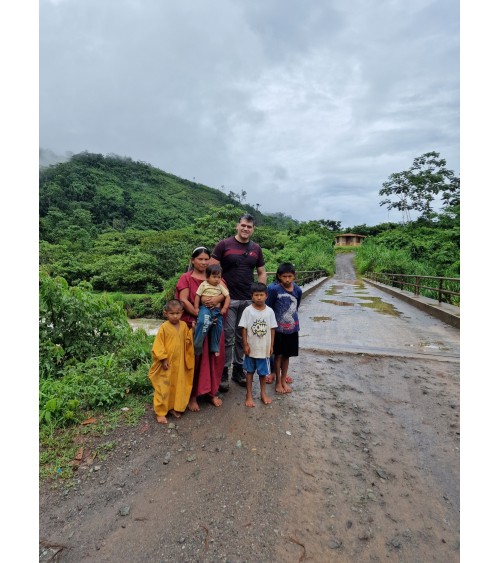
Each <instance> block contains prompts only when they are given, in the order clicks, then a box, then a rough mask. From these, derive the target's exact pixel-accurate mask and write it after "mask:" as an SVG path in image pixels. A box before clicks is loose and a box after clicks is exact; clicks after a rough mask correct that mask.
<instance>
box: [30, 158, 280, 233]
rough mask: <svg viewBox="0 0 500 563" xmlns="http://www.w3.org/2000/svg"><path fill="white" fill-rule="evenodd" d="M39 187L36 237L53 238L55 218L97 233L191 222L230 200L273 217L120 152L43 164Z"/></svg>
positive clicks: (167, 227) (258, 215)
mask: <svg viewBox="0 0 500 563" xmlns="http://www.w3.org/2000/svg"><path fill="white" fill-rule="evenodd" d="M39 189H40V192H39V193H40V202H39V205H40V208H39V209H40V220H41V232H40V238H41V239H43V240H47V241H50V242H56V240H54V237H53V233H52V232H51V231H52V227H53V225H54V223H57V222H58V220H61V219H62V220H64V219H66V220H68V219H70V218H71V219H72V223H73V224H74V225H79V226H81V227H83V228H86V230H88V228H90V227H91V226H92V227H94V229H95V231H96V232H97V233H99V232H102V231H103V230H105V229H108V228H110V227H111V228H115V229H118V230H124V229H138V230H158V231H160V230H161V231H165V230H170V229H177V228H182V227H185V226H189V225H191V224H192V223H193V221H194V220H195V219H196V218H198V217H200V216H201V215H204V214H205V213H206V212H207V210H209V209H210V208H212V207H221V206H224V205H228V204H233V205H238V207H242V208H244V209H246V210H248V211H249V212H250V213H252V215H254V216H255V217H256V219H257V220H258V221H259V223H260V224H269V223H270V222H272V219H271V218H266V217H265V216H264V215H263V214H262V213H260V212H259V211H258V210H256V209H255V208H253V207H252V206H249V205H245V204H244V203H242V202H241V201H238V200H235V199H234V198H232V197H230V196H229V195H226V194H224V193H223V192H221V191H220V190H217V189H214V188H210V187H208V186H205V185H203V184H199V183H196V182H191V181H189V180H185V179H183V178H179V177H177V176H174V175H173V174H169V173H167V172H164V171H162V170H160V169H158V168H154V167H153V166H151V165H149V164H146V163H143V162H135V161H132V160H131V159H130V158H122V157H118V156H103V155H101V154H90V153H80V154H77V155H74V156H73V157H72V158H71V159H70V160H69V161H68V162H63V163H59V164H56V165H52V166H49V167H46V168H41V169H40V188H39Z"/></svg>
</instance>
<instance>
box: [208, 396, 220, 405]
mask: <svg viewBox="0 0 500 563" xmlns="http://www.w3.org/2000/svg"><path fill="white" fill-rule="evenodd" d="M208 402H209V403H212V405H213V406H214V407H220V406H221V405H222V400H221V399H219V397H208Z"/></svg>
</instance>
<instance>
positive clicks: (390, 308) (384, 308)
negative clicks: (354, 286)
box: [321, 297, 401, 317]
mask: <svg viewBox="0 0 500 563" xmlns="http://www.w3.org/2000/svg"><path fill="white" fill-rule="evenodd" d="M358 299H360V300H364V302H360V303H351V302H349V301H337V300H335V299H321V301H322V302H323V303H331V304H332V305H337V306H338V307H354V306H355V305H359V306H360V307H368V308H369V309H373V310H374V311H377V313H382V314H383V315H392V316H393V317H400V316H401V313H400V312H399V311H398V310H397V309H396V308H395V307H394V305H392V304H391V303H386V302H385V301H382V298H381V297H359V298H358Z"/></svg>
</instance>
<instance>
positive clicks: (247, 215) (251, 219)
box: [238, 213, 255, 225]
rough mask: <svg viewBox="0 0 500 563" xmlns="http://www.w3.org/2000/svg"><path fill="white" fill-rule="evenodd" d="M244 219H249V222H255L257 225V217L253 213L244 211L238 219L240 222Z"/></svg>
mask: <svg viewBox="0 0 500 563" xmlns="http://www.w3.org/2000/svg"><path fill="white" fill-rule="evenodd" d="M242 219H243V220H244V221H248V222H249V223H253V224H254V225H255V219H254V217H253V215H250V213H244V214H243V215H242V216H241V217H240V218H239V219H238V223H241V220H242Z"/></svg>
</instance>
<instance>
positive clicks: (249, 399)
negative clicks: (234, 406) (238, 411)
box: [245, 395, 255, 407]
mask: <svg viewBox="0 0 500 563" xmlns="http://www.w3.org/2000/svg"><path fill="white" fill-rule="evenodd" d="M245 407H255V403H254V402H253V399H252V396H250V397H248V395H247V398H246V399H245Z"/></svg>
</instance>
